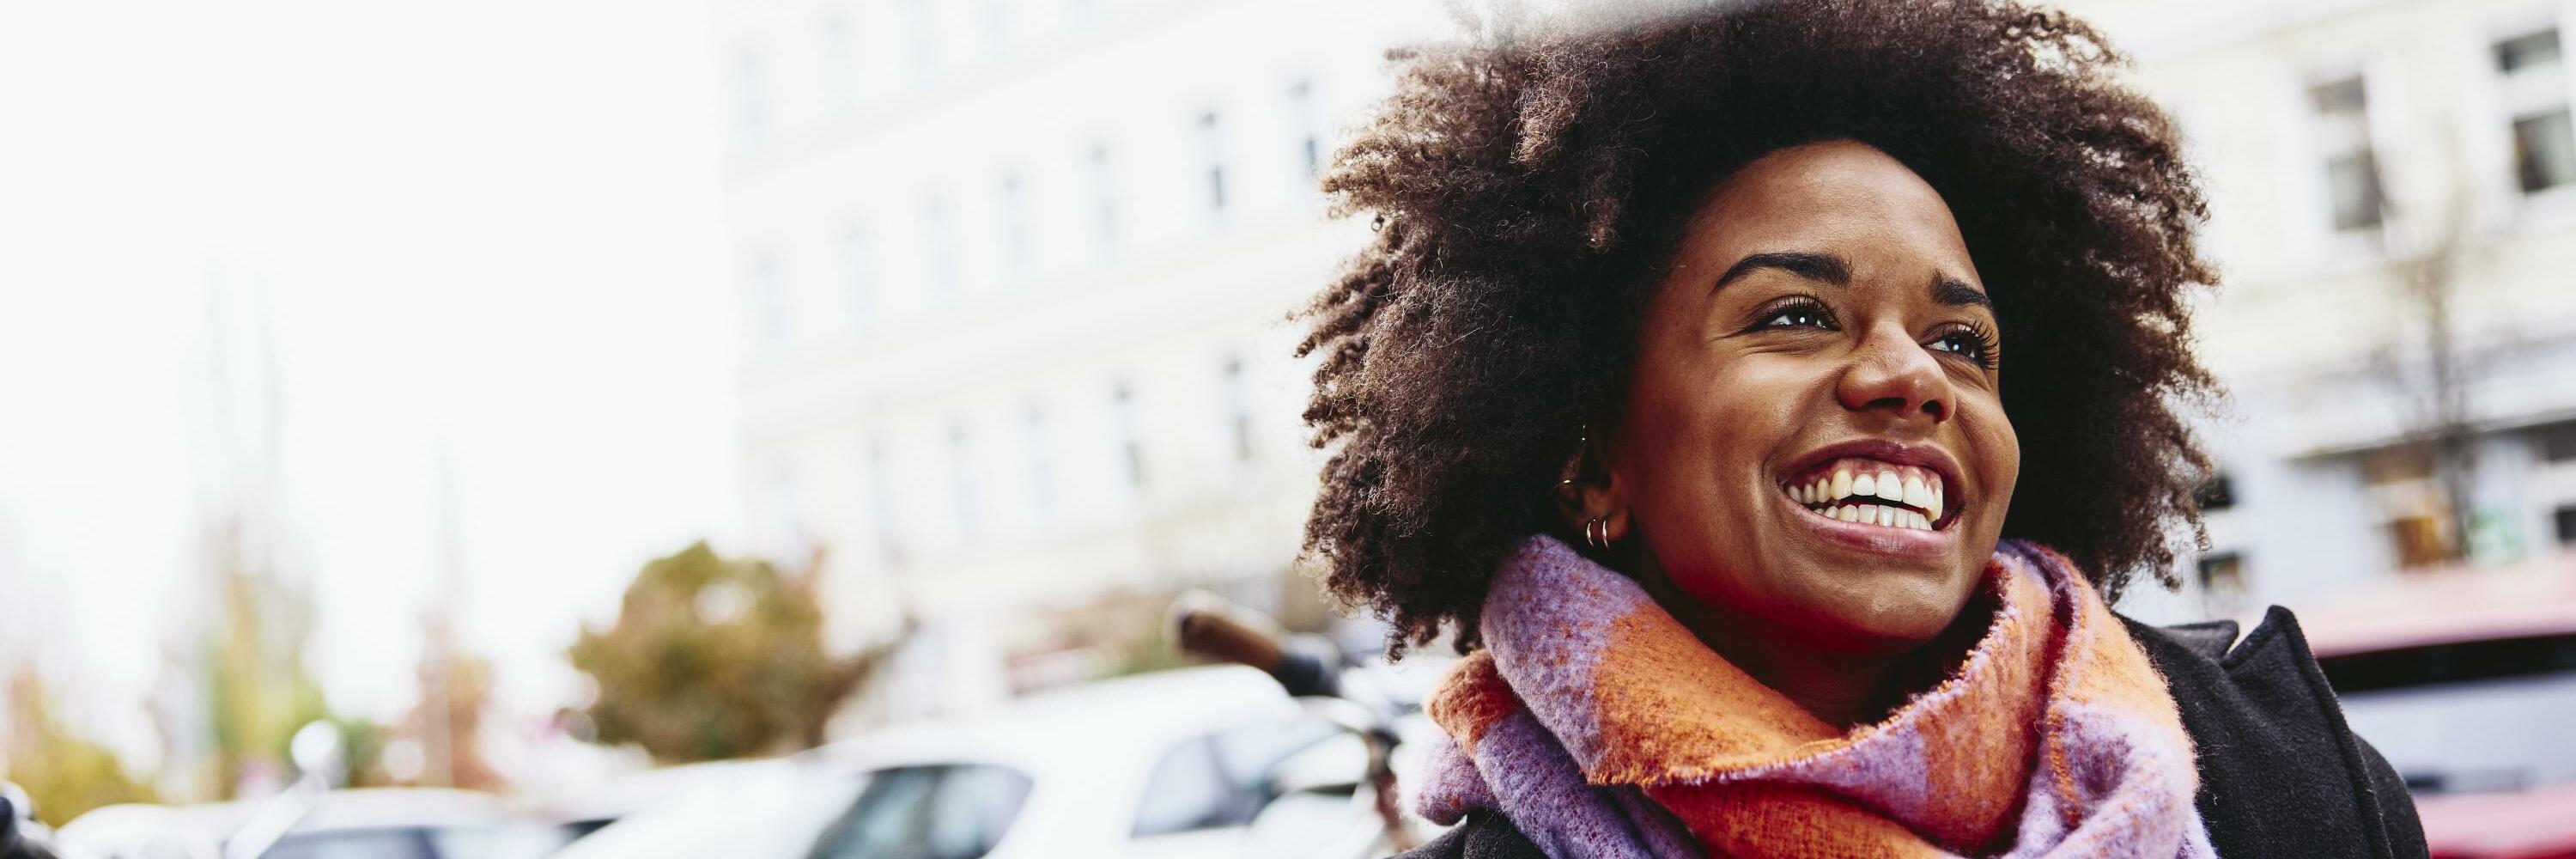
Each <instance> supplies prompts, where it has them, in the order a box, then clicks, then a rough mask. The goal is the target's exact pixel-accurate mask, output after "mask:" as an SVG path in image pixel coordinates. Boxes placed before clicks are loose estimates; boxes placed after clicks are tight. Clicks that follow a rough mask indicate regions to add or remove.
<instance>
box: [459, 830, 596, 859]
mask: <svg viewBox="0 0 2576 859" xmlns="http://www.w3.org/2000/svg"><path fill="white" fill-rule="evenodd" d="M429 838H430V842H431V843H432V844H434V845H436V846H437V848H438V852H437V856H438V859H543V857H545V856H548V855H551V854H553V853H554V852H555V851H557V850H561V849H563V846H564V845H566V844H570V843H572V841H573V833H572V831H571V830H570V829H567V828H565V827H562V826H548V825H544V824H540V823H535V822H525V823H505V824H501V825H498V826H452V827H447V828H444V829H436V830H431V831H430V832H429Z"/></svg>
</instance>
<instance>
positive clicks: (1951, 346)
mask: <svg viewBox="0 0 2576 859" xmlns="http://www.w3.org/2000/svg"><path fill="white" fill-rule="evenodd" d="M1931 348H1932V351H1935V352H1949V353H1951V354H1955V355H1958V356H1960V357H1963V358H1966V359H1968V360H1971V361H1975V362H1977V363H1978V364H1979V365H1981V366H1987V367H1992V366H1994V363H1995V338H1994V335H1992V334H1988V333H1986V332H1985V331H1984V330H1982V329H1978V328H1971V327H1960V328H1952V329H1950V330H1949V331H1947V332H1944V333H1943V334H1942V335H1941V336H1940V337H1938V338H1934V339H1933V341H1932V345H1931Z"/></svg>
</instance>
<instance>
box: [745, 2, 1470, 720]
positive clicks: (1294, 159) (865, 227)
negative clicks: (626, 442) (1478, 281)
mask: <svg viewBox="0 0 2576 859" xmlns="http://www.w3.org/2000/svg"><path fill="white" fill-rule="evenodd" d="M714 8H715V14H716V16H717V26H716V33H717V38H718V40H719V42H718V50H720V51H721V52H722V63H723V69H724V73H725V75H727V82H726V84H725V92H724V98H725V100H726V103H725V105H724V110H725V112H726V117H727V121H728V122H729V123H730V124H731V126H732V129H731V134H730V136H731V152H730V155H729V159H728V163H727V185H728V194H729V200H728V202H729V207H730V211H729V218H730V222H731V229H732V236H731V244H732V248H733V251H734V261H733V262H734V266H735V269H736V277H737V278H738V280H739V282H740V284H741V292H742V295H743V297H744V300H743V301H742V303H741V304H742V306H743V307H744V308H745V317H746V318H744V319H742V320H739V322H740V324H741V325H742V326H743V328H744V330H745V331H747V332H748V334H747V337H746V338H745V342H746V343H748V344H749V348H748V349H747V350H746V351H747V358H746V363H745V367H744V392H745V395H744V403H743V409H744V418H743V420H744V422H745V426H746V429H747V433H746V435H747V441H746V444H747V446H748V456H747V463H748V464H747V468H748V469H749V474H747V475H746V479H747V480H748V481H749V489H750V492H749V494H748V497H749V498H750V499H751V504H752V505H753V506H754V511H753V512H754V517H753V521H754V522H755V523H756V525H755V527H757V528H758V529H759V531H760V534H759V536H758V538H757V539H758V540H759V542H760V547H759V548H760V549H761V551H763V552H764V553H765V554H768V555H771V556H773V557H779V558H786V559H791V560H793V559H801V558H803V557H807V556H809V555H810V554H811V553H813V552H815V551H817V550H820V551H822V552H823V554H822V556H821V564H822V566H821V569H822V571H823V574H824V575H825V577H826V578H825V583H826V586H825V588H824V592H825V594H826V599H827V600H828V603H829V608H830V611H831V612H832V621H833V624H834V627H833V631H832V637H833V639H834V641H833V644H834V645H835V646H836V647H839V648H842V649H850V648H856V647H860V646H866V645H868V644H870V643H874V642H882V641H886V640H889V639H890V638H891V637H893V636H896V635H898V634H900V632H901V631H903V630H916V631H927V632H929V633H930V634H931V635H930V636H929V637H933V638H938V639H942V640H940V641H938V642H935V643H925V644H923V645H922V646H920V647H919V648H916V652H915V653H913V654H910V655H907V656H905V657H904V658H900V659H897V660H895V661H894V662H893V663H892V664H894V665H897V666H899V667H900V666H915V667H917V669H918V671H920V672H924V673H930V674H939V675H943V678H942V679H940V680H938V681H936V682H931V683H930V685H931V686H936V687H938V688H937V689H936V690H934V689H930V688H929V687H927V686H922V687H919V688H915V687H916V686H919V684H921V683H924V682H930V681H926V680H919V679H916V680H909V681H903V683H902V684H899V685H898V688H905V689H909V690H911V692H910V693H909V694H905V695H902V696H899V697H903V698H907V699H939V698H946V699H951V700H960V699H972V698H974V697H976V696H977V695H978V694H981V693H979V692H978V691H976V690H978V689H983V690H987V691H989V690H990V689H991V688H993V687H994V686H995V684H993V683H989V682H985V681H980V680H973V679H969V680H966V681H964V682H963V683H962V685H961V684H960V683H959V682H958V681H956V680H955V679H953V677H948V676H946V675H953V674H956V673H957V672H958V671H960V670H961V669H959V668H958V667H957V664H956V663H959V662H961V661H962V662H966V663H984V664H989V663H990V662H992V661H993V660H991V659H989V658H987V657H988V656H989V655H991V654H999V656H1000V657H1001V660H1000V661H1003V662H1007V663H1009V664H1010V665H1012V666H1013V667H1014V670H1015V671H1016V672H1017V674H1016V675H1014V676H1012V677H1010V678H1009V682H1011V683H1014V684H1017V685H1022V686H1026V685H1033V684H1037V683H1043V682H1048V681H1049V680H1051V679H1057V678H1061V677H1068V676H1078V675H1081V674H1084V673H1086V672H1088V671H1092V670H1097V669H1098V668H1101V667H1103V661H1104V660H1111V659H1114V658H1115V655H1114V654H1110V655H1104V654H1102V653H1099V652H1098V651H1097V650H1096V649H1086V648H1090V647H1091V646H1092V645H1095V644H1096V643H1097V642H1096V639H1098V638H1099V636H1098V635H1096V634H1094V631H1093V630H1089V629H1086V624H1090V623H1094V622H1095V621H1096V620H1097V618H1098V617H1099V616H1100V613H1099V612H1098V611H1096V610H1095V609H1097V607H1099V606H1101V605H1103V604H1105V603H1114V602H1116V601H1118V600H1120V599H1122V598H1126V599H1129V600H1130V601H1132V602H1142V601H1145V600H1147V599H1148V598H1150V597H1153V596H1156V595H1168V594H1169V593H1171V592H1173V591H1174V590H1176V589H1178V588H1181V587H1185V586H1206V585H1214V586H1220V587H1228V588H1230V589H1231V590H1233V591H1235V592H1237V593H1249V594H1256V595H1257V594H1260V593H1277V592H1283V591H1284V590H1285V589H1284V588H1282V587H1280V584H1281V583H1282V582H1283V580H1284V579H1285V578H1286V574H1287V573H1288V572H1289V570H1288V565H1289V564H1290V562H1291V560H1292V559H1293V558H1294V557H1295V555H1296V547H1297V540H1298V535H1299V534H1300V532H1301V527H1302V523H1303V516H1304V511H1305V508H1306V505H1307V503H1308V501H1309V500H1310V499H1311V497H1312V491H1313V485H1314V474H1315V466H1316V464H1317V463H1318V462H1319V460H1317V459H1316V458H1315V454H1313V452H1311V451H1310V450H1309V449H1308V448H1307V447H1306V446H1305V445H1304V444H1303V437H1302V436H1301V435H1300V431H1299V427H1300V422H1299V421H1298V420H1297V414H1298V412H1299V410H1300V409H1301V408H1302V407H1303V403H1304V395H1305V387H1306V379H1305V370H1304V369H1302V368H1301V367H1299V366H1297V365H1296V364H1295V363H1294V362H1292V361H1291V360H1290V358H1289V354H1290V351H1291V349H1292V347H1293V345H1294V343H1295V341H1296V333H1295V330H1294V327H1293V326H1292V325H1290V324H1289V315H1290V314H1291V313H1292V312H1293V311H1294V310H1296V309H1297V308H1298V307H1300V306H1301V305H1302V303H1303V301H1304V299H1305V298H1306V297H1307V296H1309V295H1310V294H1311V293H1312V292H1313V291H1314V290H1316V289H1317V288H1318V287H1319V286H1320V285H1321V284H1322V283H1323V282H1324V280H1325V278H1326V277H1327V276H1328V275H1329V274H1330V273H1331V271H1332V270H1333V269H1334V267H1335V266H1336V265H1337V264H1338V262H1339V260H1340V259H1341V257H1342V256H1343V255H1345V254H1346V253H1347V252H1348V251H1349V250H1351V249H1352V248H1354V247H1355V246H1356V244H1357V241H1358V238H1357V237H1358V236H1359V235H1364V234H1361V233H1355V230H1361V229H1365V226H1364V225H1353V224H1328V223H1326V222H1325V221H1324V220H1323V219H1322V217H1321V214H1322V211H1321V199H1320V196H1319V195H1318V194H1317V192H1316V191H1315V187H1314V185H1315V183H1314V181H1313V177H1314V174H1315V171H1316V169H1317V167H1318V164H1319V162H1320V160H1321V159H1323V158H1325V157H1328V156H1329V154H1330V152H1331V149H1332V147H1333V146H1334V138H1335V131H1336V129H1337V128H1339V127H1340V126H1341V125H1343V124H1344V123H1346V122H1347V121H1349V120H1351V119H1353V118H1355V116H1356V113H1357V112H1358V111H1359V110H1361V109H1363V108H1364V107H1365V106H1366V105H1367V104H1368V103H1369V102H1370V101H1372V99H1373V97H1374V96H1375V95H1377V94H1378V93H1380V92H1382V91H1383V87H1384V78H1385V75H1384V73H1383V68H1384V63H1383V59H1382V58H1383V53H1384V50H1385V48H1386V47H1387V46H1388V45H1390V44H1393V43H1395V42H1399V41H1403V40H1405V39H1406V38H1407V37H1410V36H1413V35H1415V34H1419V33H1425V32H1431V31H1432V28H1433V27H1434V26H1435V25H1439V24H1442V23H1443V22H1444V21H1445V19H1444V18H1443V17H1442V16H1440V15H1439V14H1438V9H1437V7H1436V5H1435V4H1428V3H1425V4H1410V3H1408V4H1394V5H1391V6H1382V5H1380V4H1372V3H1365V2H1358V0H1336V2H1317V3H1263V2H1252V0H984V1H983V2H972V3H965V2H929V0H843V2H833V0H761V2H741V3H722V4H714ZM1309 590H1311V588H1309ZM1135 614H1136V613H1135V612H1132V611H1131V612H1127V613H1125V614H1123V615H1119V616H1120V617H1122V618H1126V617H1133V616H1135ZM1126 625H1128V626H1133V625H1134V624H1132V623H1130V624H1126ZM917 637H919V636H917ZM923 654H932V655H930V656H925V655H923ZM959 654H971V655H973V656H971V657H970V656H960V655H959ZM926 663H939V664H938V665H932V664H926ZM963 670H964V671H965V673H966V674H969V675H972V674H976V673H978V672H979V671H981V669H975V668H967V669H963ZM982 673H988V674H989V673H991V672H989V671H983V672H982ZM889 715H894V716H900V715H902V713H892V714H889Z"/></svg>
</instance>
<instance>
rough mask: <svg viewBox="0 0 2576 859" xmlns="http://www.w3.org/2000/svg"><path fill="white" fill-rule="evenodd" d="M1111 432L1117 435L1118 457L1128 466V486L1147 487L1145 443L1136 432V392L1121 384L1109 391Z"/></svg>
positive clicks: (1123, 383)
mask: <svg viewBox="0 0 2576 859" xmlns="http://www.w3.org/2000/svg"><path fill="white" fill-rule="evenodd" d="M1109 420H1110V430H1111V431H1112V432H1113V433H1115V434H1116V438H1117V442H1118V456H1119V459H1120V460H1121V461H1123V462H1124V463H1125V464H1126V466H1127V485H1128V486H1133V487H1142V486H1144V485H1145V441H1144V439H1142V438H1138V437H1137V432H1136V390H1135V389H1134V388H1131V387H1128V385H1127V383H1126V382H1119V383H1118V385H1117V387H1114V388H1111V389H1110V391H1109Z"/></svg>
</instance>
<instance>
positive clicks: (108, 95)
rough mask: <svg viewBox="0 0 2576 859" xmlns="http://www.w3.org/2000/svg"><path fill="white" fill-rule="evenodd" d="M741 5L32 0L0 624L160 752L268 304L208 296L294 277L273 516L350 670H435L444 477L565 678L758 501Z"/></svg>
mask: <svg viewBox="0 0 2576 859" xmlns="http://www.w3.org/2000/svg"><path fill="white" fill-rule="evenodd" d="M708 14H709V13H708V10H706V9H705V7H703V6H702V5H701V4H700V3H699V2H697V0H442V2H436V3H421V2H415V3H402V4H393V3H346V2H336V0H332V1H331V2H294V0H245V2H236V3H224V4H209V3H196V2H175V0H174V2H123V0H104V2H103V0H83V2H78V3H16V4H6V5H0V626H5V627H6V628H5V629H0V647H5V648H7V649H8V651H9V652H8V653H6V654H5V657H6V658H9V659H16V658H21V657H26V656H35V657H37V658H40V659H42V660H43V661H44V663H45V665H46V666H47V668H48V673H49V674H51V675H52V676H53V677H55V678H56V679H57V681H58V682H59V683H61V684H63V685H65V686H67V687H70V688H69V689H67V690H66V691H68V692H70V693H71V694H72V697H73V699H74V702H75V703H76V705H77V706H78V708H79V716H80V717H81V719H82V720H83V721H84V722H86V723H88V724H90V725H92V726H94V728H95V729H96V730H97V731H99V732H100V733H102V734H104V735H106V736H107V737H109V738H110V739H112V740H113V741H115V742H117V743H118V744H119V745H121V746H125V747H127V748H129V749H148V748H149V745H148V743H149V741H148V739H146V738H148V737H149V736H150V735H151V731H150V722H149V720H148V718H147V717H146V716H145V712H144V709H143V707H142V700H143V698H144V696H145V695H146V694H147V692H148V690H149V688H150V687H151V685H152V683H153V681H154V680H155V678H156V676H157V675H158V674H159V673H160V671H161V662H162V658H163V657H162V654H163V652H164V650H165V648H167V647H169V646H171V645H174V644H177V643H178V642H177V641H175V640H174V639H175V638H176V636H175V635H173V632H174V629H175V625H176V624H177V623H178V620H177V619H178V618H179V617H181V616H183V615H184V614H185V613H186V612H189V611H192V610H194V606H193V603H194V602H195V601H196V600H198V599H199V592H198V591H196V590H194V589H193V588H195V586H196V583H197V582H198V581H199V580H200V579H201V578H202V575H203V574H202V572H201V570H200V563H199V557H200V556H199V554H198V553H199V540H200V534H201V528H200V523H201V522H202V521H203V520H204V517H205V516H207V515H208V514H210V513H212V512H214V511H213V510H212V509H211V507H210V506H209V505H208V504H205V503H202V502H201V500H200V499H201V498H211V497H216V493H217V492H218V491H219V490H220V489H221V485H220V482H219V481H218V480H217V479H216V478H217V477H218V476H219V475H220V474H221V469H220V463H221V462H223V458H224V457H225V456H228V455H232V454H228V453H227V449H228V445H231V443H230V442H227V441H226V440H225V439H224V435H223V433H221V432H220V431H219V430H218V429H217V428H216V424H215V423H214V418H215V414H216V410H215V408H214V407H213V403H214V402H216V397H215V396H214V395H213V391H214V390H216V389H217V386H216V385H215V380H216V378H217V376H216V374H215V373H214V372H213V371H212V370H211V369H209V367H210V364H211V363H212V362H213V360H214V356H215V355H216V354H217V349H216V347H215V346H214V345H212V344H213V343H214V342H215V341H216V339H217V338H219V337H233V338H246V337H257V336H260V332H259V331H258V329H259V327H260V326H259V325H257V324H238V323H237V324H233V325H230V326H226V327H228V328H230V329H232V330H228V331H222V332H220V333H219V332H218V330H217V329H218V326H215V325H214V324H212V322H211V320H213V319H214V318H216V316H217V312H216V311H215V310H214V309H212V308H213V307H214V306H215V305H216V303H217V302H218V301H219V300H220V301H223V302H231V306H232V307H234V308H235V310H233V311H229V312H232V313H233V314H234V315H235V316H236V317H237V318H242V319H250V318H255V317H257V316H258V315H259V314H257V313H256V312H255V311H244V310H241V308H244V307H255V306H256V305H257V304H258V303H260V302H265V304H266V305H267V306H268V310H269V313H268V314H267V318H268V322H267V323H266V326H267V327H268V328H269V332H268V334H267V336H268V337H269V338H270V340H269V342H270V343H271V346H272V349H273V351H274V352H275V353H276V356H277V357H276V360H277V372H276V376H275V378H276V385H277V388H278V393H279V405H280V407H281V411H280V417H279V421H278V440H279V444H280V449H281V455H280V462H279V465H278V474H279V478H280V481H281V485H280V486H279V488H278V493H279V497H278V501H277V506H276V515H277V516H279V517H280V518H281V519H282V520H283V522H282V524H283V529H284V536H285V538H286V539H287V540H288V545H287V546H286V547H285V557H284V562H285V567H286V569H287V570H288V572H289V573H290V574H292V575H297V576H305V577H309V579H310V581H311V582H312V587H313V589H314V591H315V594H316V598H317V601H318V604H319V606H320V608H321V610H322V614H323V618H322V623H321V629H320V632H319V635H318V636H317V641H316V642H315V644H316V652H315V653H314V665H313V667H314V668H315V669H316V670H317V671H318V672H319V673H320V674H321V676H322V678H323V681H324V684H325V686H326V690H327V691H328V693H329V694H330V696H331V698H332V701H333V703H334V704H335V705H336V706H338V707H340V708H342V709H344V710H350V711H355V712H358V713H361V714H366V715H371V716H375V717H377V718H391V717H393V716H395V715H398V714H399V713H400V712H401V711H402V710H403V709H404V708H405V707H407V706H408V705H409V704H410V702H411V699H412V695H413V681H412V670H413V660H414V658H415V656H416V655H417V648H418V646H419V640H420V635H419V630H420V624H419V618H420V613H421V607H422V605H423V603H424V601H425V600H426V598H427V597H428V595H429V594H430V593H431V592H432V590H433V587H434V583H435V582H436V581H438V576H439V570H440V569H441V566H442V564H441V560H440V555H441V552H440V542H439V539H438V534H439V533H440V529H441V524H440V521H441V515H442V514H441V512H440V511H441V509H442V504H441V503H440V501H439V500H438V499H439V498H440V497H441V495H442V494H443V493H444V494H448V495H452V496H453V498H454V504H453V505H452V506H453V509H454V510H455V512H456V517H455V518H456V526H455V531H456V534H457V539H458V545H459V547H460V548H461V551H462V563H461V565H460V566H461V570H460V573H461V584H460V587H461V597H462V601H463V613H462V614H463V616H462V618H461V622H462V630H461V633H460V634H461V636H462V638H463V639H464V641H465V643H466V645H467V646H468V647H469V648H471V649H474V650H477V651H481V652H483V653H485V654H488V655H491V656H493V657H495V658H497V659H498V660H499V661H500V663H501V670H502V676H501V683H502V693H503V703H504V704H506V705H511V706H513V708H514V709H520V710H521V711H522V712H528V711H535V712H543V711H544V710H545V709H550V708H551V707H552V706H553V705H555V704H557V703H560V699H561V698H562V696H563V695H564V694H565V693H566V691H567V690H568V689H569V688H571V684H572V679H573V678H572V676H571V675H570V673H569V669H568V668H566V667H564V666H563V664H562V659H561V656H560V654H561V649H562V648H563V646H564V645H566V644H567V643H569V642H570V640H571V637H572V635H573V632H574V629H575V625H576V623H577V622H578V621H580V620H582V619H585V618H587V619H591V620H593V621H604V620H605V619H607V618H608V617H610V616H612V615H613V613H614V611H615V609H616V602H617V597H618V594H619V592H620V590H621V588H622V587H623V586H624V583H625V581H626V580H627V578H628V577H629V576H631V575H632V574H633V572H634V570H635V568H636V567H637V565H639V564H640V563H641V562H643V561H644V560H646V559H648V558H650V557H653V556H656V555H659V554H663V553H667V552H669V551H671V550H674V549H677V548H679V547H680V546H682V545H684V544H686V543H687V542H688V541H690V540H692V539H696V538H698V537H700V536H712V537H715V538H717V539H718V542H719V545H720V546H722V545H729V544H730V538H731V537H732V536H733V535H735V534H736V533H737V531H738V530H739V525H738V523H737V517H738V515H739V514H738V512H737V511H738V508H739V505H738V504H736V496H737V494H738V491H739V490H738V487H737V479H736V478H737V475H738V473H739V472H738V469H737V463H736V459H737V457H738V448H739V446H738V444H737V443H736V441H735V425H736V416H737V412H736V408H735V404H734V399H733V396H734V395H733V389H734V388H733V384H732V382H733V378H734V373H735V369H734V367H735V358H734V355H735V348H734V339H735V334H736V326H735V325H734V324H733V322H734V319H735V315H734V312H735V311H734V309H733V304H732V298H731V295H730V293H729V291H728V290H727V288H726V287H725V285H724V279H723V277H722V273H723V271H724V266H723V265H722V254H723V243H722V232H721V230H722V216H723V213H722V212H721V210H720V208H721V194H720V188H719V185H718V178H719V176H718V174H719V170H720V168H721V161H720V159H719V155H718V147H717V145H716V137H717V135H716V126H717V123H716V122H715V121H714V120H715V117H716V116H717V115H718V113H717V109H716V99H715V96H714V94H713V92H712V86H711V83H710V77H711V61H710V59H709V55H710V46H709V44H708V42H707V36H706V24H707V21H706V17H707V15H708ZM219 296H220V298H219ZM248 377H249V378H252V379H256V378H257V374H256V373H253V374H249V375H248ZM442 451H443V453H442ZM442 458H443V459H444V460H445V461H447V462H449V463H450V464H451V466H452V467H450V468H447V469H444V470H445V471H446V472H447V473H448V474H449V477H447V478H444V479H442V478H441V477H440V473H441V471H442V469H441V468H440V466H439V465H438V463H439V462H440V461H441V460H442ZM442 482H444V483H445V484H447V486H448V488H445V489H442V488H441V486H442Z"/></svg>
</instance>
